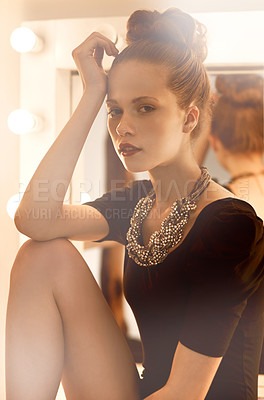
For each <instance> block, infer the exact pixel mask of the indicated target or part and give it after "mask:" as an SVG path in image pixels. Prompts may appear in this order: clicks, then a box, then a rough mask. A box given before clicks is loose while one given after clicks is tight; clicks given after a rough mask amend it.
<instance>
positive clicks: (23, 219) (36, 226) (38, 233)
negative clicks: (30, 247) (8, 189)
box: [14, 209, 54, 241]
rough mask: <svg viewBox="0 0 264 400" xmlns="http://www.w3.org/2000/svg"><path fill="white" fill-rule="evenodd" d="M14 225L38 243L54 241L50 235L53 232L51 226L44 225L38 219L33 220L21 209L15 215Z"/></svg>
mask: <svg viewBox="0 0 264 400" xmlns="http://www.w3.org/2000/svg"><path fill="white" fill-rule="evenodd" d="M14 223H15V226H16V228H17V230H18V231H19V232H20V233H22V234H23V235H25V236H27V237H29V238H30V239H33V240H38V241H45V240H50V239H54V238H53V237H51V235H50V233H51V232H52V230H51V229H50V226H49V227H48V226H46V224H45V223H43V221H42V222H40V220H39V219H38V218H35V219H34V220H33V219H32V217H30V215H27V213H25V212H22V211H21V210H19V209H18V210H17V211H16V213H15V216H14Z"/></svg>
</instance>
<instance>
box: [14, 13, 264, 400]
mask: <svg viewBox="0 0 264 400" xmlns="http://www.w3.org/2000/svg"><path fill="white" fill-rule="evenodd" d="M127 40H128V46H127V47H126V48H125V49H124V50H123V51H122V52H121V53H120V54H118V51H117V50H116V48H115V46H114V44H113V43H112V42H111V41H110V40H108V39H107V38H105V37H104V36H102V35H101V34H99V33H93V34H92V35H91V36H89V37H88V38H87V39H86V40H85V41H84V42H83V43H82V44H81V45H80V46H79V47H77V48H76V49H75V50H74V51H73V57H74V60H75V62H76V65H77V68H78V70H79V73H80V76H81V78H82V82H83V89H84V90H83V96H82V98H81V100H80V103H79V105H78V107H77V109H76V111H75V112H74V114H73V116H72V117H71V119H70V121H69V122H68V124H67V125H66V126H65V128H64V129H63V131H62V132H61V133H60V135H59V136H58V138H57V139H56V141H55V142H54V144H53V145H52V147H51V148H50V150H49V151H48V153H47V154H46V156H45V157H44V158H43V160H42V161H41V163H40V165H39V167H38V168H37V170H36V172H35V174H34V175H33V177H32V180H31V182H30V185H29V187H28V189H27V191H26V193H25V194H24V197H23V199H22V202H21V204H20V206H19V209H18V211H17V214H16V218H15V221H16V225H17V227H18V229H19V230H20V231H21V232H23V233H24V234H26V235H28V236H29V237H31V238H32V240H29V241H28V242H26V243H25V244H24V245H23V246H22V248H21V250H20V251H19V253H18V255H17V258H16V260H15V263H14V267H13V270H12V276H11V288H10V298H9V305H8V316H7V400H16V399H19V400H24V399H26V400H30V399H34V400H35V399H36V398H37V399H38V400H50V399H53V398H55V396H56V392H57V389H58V385H59V382H60V380H61V379H62V382H63V385H64V389H65V392H66V396H67V398H68V399H71V400H84V399H87V400H88V399H89V400H95V399H96V400H98V399H107V400H121V399H122V400H124V399H126V400H138V399H146V400H154V399H155V400H156V399H158V400H170V399H188V400H190V399H195V400H198V399H204V398H206V399H230V400H231V399H232V400H234V399H239V400H242V399H247V400H249V399H256V396H257V394H256V393H257V370H258V363H259V346H260V344H261V340H262V325H263V324H262V320H261V318H262V314H263V309H264V307H263V305H262V298H263V291H260V289H259V287H260V283H261V281H262V278H263V254H264V250H263V247H264V239H263V224H262V221H261V220H260V219H259V218H258V217H257V216H256V214H255V212H254V210H253V209H252V207H251V206H250V205H249V204H248V203H246V202H244V201H242V200H239V199H237V198H235V197H234V196H233V195H232V194H231V193H230V192H228V191H227V190H225V189H224V188H222V187H221V186H219V185H217V184H216V183H214V182H213V181H211V179H210V175H209V173H208V172H207V170H206V169H204V168H203V169H202V170H201V169H200V168H199V166H198V165H197V163H196V161H195V158H194V156H193V152H192V146H193V142H194V141H195V140H199V137H198V136H199V130H200V129H205V128H206V127H207V124H208V122H209V110H210V87H209V83H208V77H207V74H206V71H205V68H204V66H203V60H204V58H205V56H206V45H205V38H204V28H203V26H202V25H200V24H199V23H198V22H197V21H195V20H194V19H192V18H191V17H190V16H189V15H187V14H185V13H183V12H181V11H180V10H177V9H170V10H167V11H166V12H164V13H159V12H157V11H154V12H151V11H143V10H141V11H137V12H135V13H133V14H132V16H131V17H130V19H129V21H128V33H127ZM104 52H106V53H107V54H108V55H112V56H114V57H115V59H114V62H113V65H112V68H111V70H110V72H109V73H108V76H106V74H105V73H104V71H103V69H102V64H101V62H102V58H103V53H104ZM105 95H107V108H108V127H109V132H110V135H111V138H112V140H113V144H114V147H115V149H116V151H117V153H118V155H119V157H120V159H121V160H122V162H123V164H124V166H125V167H126V169H127V170H129V171H130V172H139V171H148V172H149V177H150V180H149V181H148V180H146V181H139V182H134V183H133V184H131V185H130V186H129V187H126V188H123V189H119V190H116V191H112V192H110V193H107V194H105V195H103V196H102V197H101V198H100V199H97V200H95V201H93V202H90V203H87V204H85V205H81V206H74V205H66V204H64V203H63V200H64V196H65V192H66V190H67V186H68V184H69V182H70V179H71V176H72V173H73V170H74V167H75V164H76V161H77V159H78V156H79V154H80V151H81V149H82V147H83V145H84V142H85V140H86V137H87V135H88V132H89V129H90V127H91V125H92V123H93V120H94V118H95V116H96V114H97V112H98V110H99V108H100V107H101V104H102V102H103V100H104V97H105ZM43 179H45V181H46V182H48V183H47V187H46V191H45V197H43V200H41V198H40V196H41V195H40V194H39V192H38V183H39V181H40V180H43ZM54 187H55V188H56V191H55V192H54ZM42 190H43V188H42ZM33 211H35V212H36V211H37V212H44V213H45V212H47V213H48V215H49V218H43V219H41V218H39V219H37V220H36V219H34V218H33V217H32V215H33V214H32V213H33ZM68 239H74V240H91V241H98V240H99V241H101V240H106V239H107V240H114V241H117V242H120V243H123V244H125V245H126V257H125V262H124V263H125V269H124V290H125V295H126V298H127V300H128V301H129V303H130V305H131V307H132V309H133V311H134V314H135V317H136V319H137V323H138V325H139V330H140V334H141V340H142V345H143V351H144V368H145V371H144V374H143V379H141V380H140V379H139V378H138V375H137V372H136V369H135V366H134V363H133V360H132V357H131V354H130V352H129V350H128V347H127V345H126V342H125V340H124V338H123V336H122V334H121V332H120V330H119V328H118V326H117V324H116V323H115V321H114V319H113V317H112V315H111V313H110V312H109V309H108V307H107V305H106V302H105V300H104V299H103V297H102V294H101V292H100V290H99V288H98V287H97V285H96V283H95V281H94V279H93V277H92V275H91V273H90V271H89V268H88V267H87V265H86V263H85V261H84V260H83V258H82V257H81V255H80V254H79V253H78V251H77V250H76V249H75V247H74V246H73V245H72V244H71V243H70V241H69V240H68Z"/></svg>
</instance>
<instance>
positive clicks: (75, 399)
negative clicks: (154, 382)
mask: <svg viewBox="0 0 264 400" xmlns="http://www.w3.org/2000/svg"><path fill="white" fill-rule="evenodd" d="M15 287H17V288H19V289H18V291H19V292H20V296H18V297H19V302H20V306H19V307H18V304H17V308H19V309H20V310H21V312H22V314H23V312H25V311H23V307H22V306H21V305H23V294H22V295H21V292H22V293H24V297H25V298H27V309H28V308H30V307H31V306H30V304H32V307H33V308H34V310H36V308H37V307H38V305H39V307H40V312H39V314H35V319H39V320H41V318H42V315H41V309H42V310H43V309H44V310H45V312H44V314H45V326H47V330H48V331H52V329H53V328H54V330H61V332H62V335H61V337H62V340H63V348H64V353H63V372H62V377H63V379H62V380H63V385H64V389H65V392H66V395H67V397H68V398H69V399H71V400H85V399H87V400H95V399H96V400H100V399H102V400H105V399H108V400H111V399H113V400H119V399H120V400H121V399H122V400H124V399H126V400H130V399H131V400H137V399H138V398H139V395H138V375H137V371H136V368H135V364H134V361H133V357H132V355H131V353H130V350H129V348H128V346H127V343H126V340H125V338H124V336H123V334H122V333H121V331H120V329H119V327H118V325H117V324H116V322H115V320H114V318H113V315H112V313H111V311H110V309H109V306H108V304H107V302H106V301H105V299H104V297H103V295H102V292H101V290H100V288H99V287H98V285H97V283H96V281H95V279H94V277H93V275H92V273H91V272H90V269H89V268H88V266H87V264H86V262H85V260H84V259H83V257H82V256H81V254H80V253H79V252H78V251H77V249H76V248H75V247H74V246H73V244H72V243H71V242H70V241H68V240H66V239H55V240H51V241H47V242H35V241H29V242H27V243H26V244H25V245H24V246H23V248H22V249H21V251H20V252H19V254H18V256H17V260H16V262H15V265H14V268H13V271H12V279H11V290H10V297H11V299H10V302H11V303H12V309H13V313H12V315H13V318H16V319H18V318H21V316H18V315H16V312H14V310H15V307H16V300H15V299H16V290H15ZM23 287H24V288H25V289H24V291H23ZM36 287H38V288H39V289H38V290H36ZM31 292H32V293H31ZM11 293H12V294H11ZM45 301H46V302H47V308H46V309H45V303H44V302H45ZM21 302H22V303H21ZM17 303H18V301H17ZM33 304H34V306H33ZM27 313H28V310H27ZM56 313H57V315H58V317H57V319H55V318H54V314H56ZM49 314H50V320H49ZM10 318H11V319H12V316H10ZM10 318H9V322H10ZM58 320H59V321H60V322H61V327H60V326H59V324H58ZM25 321H27V318H25ZM54 321H55V323H54ZM28 323H29V319H28ZM11 325H12V321H11V323H9V326H11ZM31 325H32V326H31V329H32V331H31V335H32V338H33V337H39V338H41V339H40V340H42V341H43V343H39V348H42V349H43V347H44V350H45V346H46V347H47V351H46V352H45V351H44V354H47V355H48V356H47V360H46V362H47V363H49V362H50V363H51V364H52V363H54V360H51V359H50V355H51V354H52V351H53V353H54V357H56V349H55V346H56V345H58V337H60V335H55V334H54V337H55V338H56V342H55V343H52V337H53V336H51V335H49V337H48V340H46V338H45V328H44V327H43V325H41V324H39V323H37V321H34V322H33V323H32V321H31ZM40 326H42V328H41V330H42V332H41V334H40V332H38V329H39V327H40ZM43 331H44V332H43ZM27 332H28V330H27ZM22 342H23V340H22ZM20 343H21V340H20ZM27 346H29V349H28V352H29V353H30V341H28V338H27ZM42 356H43V354H42ZM44 364H45V363H44ZM55 365H56V362H55ZM51 371H52V373H54V369H53V368H51ZM36 373H37V368H36ZM43 390H44V389H43ZM43 398H45V397H43Z"/></svg>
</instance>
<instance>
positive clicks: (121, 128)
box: [116, 116, 135, 136]
mask: <svg viewBox="0 0 264 400" xmlns="http://www.w3.org/2000/svg"><path fill="white" fill-rule="evenodd" d="M116 133H117V134H118V135H119V136H126V135H134V134H135V130H134V128H133V127H132V125H131V124H130V123H128V120H127V119H126V118H124V116H122V118H121V120H120V122H119V124H118V125H117V127H116Z"/></svg>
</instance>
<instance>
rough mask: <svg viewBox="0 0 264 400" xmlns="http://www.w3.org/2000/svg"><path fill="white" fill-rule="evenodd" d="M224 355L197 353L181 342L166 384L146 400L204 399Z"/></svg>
mask: <svg viewBox="0 0 264 400" xmlns="http://www.w3.org/2000/svg"><path fill="white" fill-rule="evenodd" d="M221 360H222V357H209V356H206V355H203V354H200V353H197V352H195V351H193V350H191V349H189V348H187V347H186V346H184V345H183V344H181V343H180V342H179V343H178V346H177V349H176V351H175V355H174V360H173V364H172V368H171V373H170V376H169V379H168V382H167V383H166V385H165V386H164V387H163V388H161V389H160V390H158V391H157V392H155V393H153V394H152V395H150V396H148V397H146V398H145V400H204V398H205V396H206V394H207V392H208V390H209V388H210V385H211V383H212V380H213V378H214V376H215V373H216V371H217V369H218V367H219V365H220V362H221Z"/></svg>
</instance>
